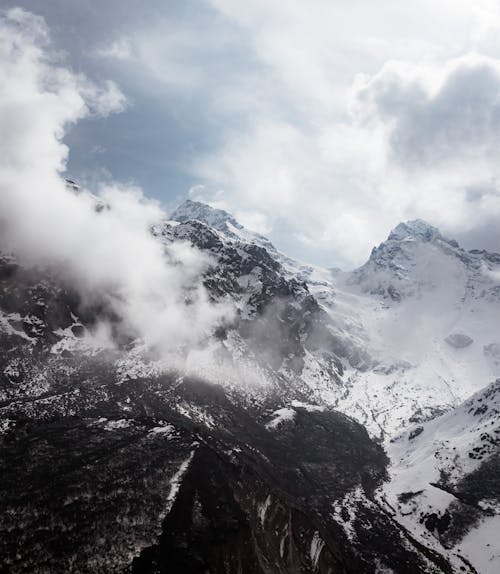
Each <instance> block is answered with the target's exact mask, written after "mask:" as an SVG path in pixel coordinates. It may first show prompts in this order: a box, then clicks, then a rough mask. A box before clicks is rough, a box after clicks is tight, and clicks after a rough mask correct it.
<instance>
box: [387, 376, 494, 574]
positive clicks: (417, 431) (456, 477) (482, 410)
mask: <svg viewBox="0 0 500 574" xmlns="http://www.w3.org/2000/svg"><path fill="white" fill-rule="evenodd" d="M499 445H500V380H497V381H496V382H494V383H492V384H490V385H488V386H487V387H486V388H485V389H483V390H481V391H479V392H478V393H476V394H475V395H473V396H472V397H471V398H470V399H468V400H467V401H465V402H464V403H463V404H461V405H460V406H458V407H456V408H455V409H453V410H451V411H450V412H448V413H446V414H443V415H441V416H439V417H437V418H435V419H434V420H432V421H429V422H427V423H424V424H423V425H414V426H413V427H411V428H410V429H409V430H407V431H406V432H405V433H404V434H402V435H401V436H400V437H398V438H397V439H394V440H393V441H391V442H390V443H389V444H388V445H387V451H388V454H389V456H390V458H391V461H392V464H391V467H390V481H389V482H388V483H387V484H386V485H385V486H384V487H383V489H382V492H381V497H382V498H383V499H384V500H385V501H386V502H387V504H388V506H389V508H390V509H391V511H392V512H394V513H395V516H396V517H397V518H398V520H399V521H400V522H401V523H402V524H403V525H404V526H405V527H406V528H408V529H410V530H411V531H412V532H414V534H415V535H417V536H419V537H420V538H421V539H423V540H425V542H426V543H427V544H431V543H432V542H433V541H434V543H435V545H436V546H441V548H447V549H448V550H450V552H455V553H456V552H458V553H460V554H462V555H463V556H464V557H465V558H467V559H468V560H469V561H470V562H471V563H472V564H473V566H475V567H476V569H477V570H478V572H481V573H482V574H490V573H491V574H493V573H495V572H498V571H499V570H500V549H499V548H498V530H497V532H496V537H497V538H496V539H495V538H494V528H495V526H498V525H499V521H500V487H499V484H498V471H499V468H500V465H499V455H500V452H499Z"/></svg>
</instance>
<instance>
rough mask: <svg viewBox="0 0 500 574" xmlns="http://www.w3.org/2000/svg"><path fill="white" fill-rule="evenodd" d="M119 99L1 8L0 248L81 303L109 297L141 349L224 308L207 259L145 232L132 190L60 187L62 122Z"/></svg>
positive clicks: (38, 31) (150, 214)
mask: <svg viewBox="0 0 500 574" xmlns="http://www.w3.org/2000/svg"><path fill="white" fill-rule="evenodd" d="M127 105H128V103H127V99H126V97H125V95H124V94H123V93H122V92H121V91H120V89H119V87H118V86H117V85H115V84H114V83H112V82H104V83H103V84H96V83H94V82H92V81H91V80H89V79H88V78H86V77H84V76H82V75H81V74H77V73H75V72H73V71H72V70H71V69H69V68H68V67H65V66H64V59H63V57H62V56H61V54H58V53H56V52H55V51H54V50H53V49H52V47H51V44H50V34H49V30H48V29H47V27H46V25H45V23H44V21H43V19H41V18H39V17H36V16H34V15H32V14H30V13H28V12H26V11H24V10H22V9H19V8H16V9H12V10H9V11H7V12H5V13H4V14H3V15H1V17H0V126H1V133H2V138H1V141H0V233H1V237H0V239H1V242H2V246H3V248H4V249H5V250H7V251H10V252H13V253H14V254H15V255H16V257H17V258H18V259H19V260H20V261H21V262H22V263H23V264H24V265H29V266H51V267H56V268H58V269H59V270H60V271H61V273H62V274H63V276H64V277H66V278H67V279H68V280H69V281H70V283H71V286H72V287H73V288H74V289H76V291H77V292H78V293H79V294H80V295H81V297H82V300H83V301H84V302H87V303H89V304H91V303H93V302H95V301H99V302H104V303H105V304H107V305H109V307H110V308H111V310H112V311H113V313H115V314H116V315H117V316H118V317H119V318H120V319H121V321H122V322H123V324H124V326H125V328H127V329H128V331H129V332H130V333H131V334H132V335H133V336H136V337H139V338H141V339H143V340H144V342H145V343H146V345H147V346H148V347H151V348H157V349H159V350H161V351H162V352H167V351H172V350H173V349H182V348H183V347H186V346H195V345H198V344H202V342H203V341H204V340H206V339H207V337H208V336H209V335H210V334H211V333H212V332H213V330H214V329H215V328H216V327H217V325H219V324H220V323H221V322H223V321H226V320H228V319H229V318H230V317H231V314H232V309H231V307H230V306H229V305H228V304H226V303H224V302H219V303H218V304H215V303H214V302H212V301H210V300H209V297H208V294H207V292H206V290H205V288H204V286H203V283H202V279H203V273H204V272H206V270H207V269H208V267H209V265H210V260H209V258H208V257H207V256H206V255H204V254H202V253H201V252H199V251H198V250H196V249H195V248H193V247H192V246H191V245H189V244H187V243H177V242H176V243H175V244H171V245H166V244H163V243H161V242H160V241H159V240H158V239H156V238H155V237H153V235H152V233H151V226H152V225H153V224H157V223H158V222H160V221H161V220H163V219H165V218H166V216H165V213H164V212H163V210H162V209H161V207H160V205H159V204H158V203H157V202H155V201H151V200H149V199H147V198H146V197H145V196H144V194H143V193H142V191H141V189H139V188H137V187H135V186H132V185H124V184H119V183H109V182H107V183H103V184H101V185H99V186H98V187H99V191H98V195H99V197H95V196H93V195H92V194H90V193H88V192H87V191H86V190H84V189H82V190H81V191H80V192H79V193H75V191H71V190H69V189H68V186H67V183H66V181H65V178H64V173H65V168H66V163H67V160H68V154H69V149H68V147H67V146H66V145H65V143H64V136H65V134H66V133H67V131H68V130H69V129H70V128H71V126H72V125H74V124H75V123H76V122H78V121H81V120H83V119H85V118H88V117H96V116H100V117H105V116H107V115H109V114H112V113H117V112H120V111H122V110H123V109H124V108H125V107H126V106H127ZM98 205H100V206H101V207H102V206H105V207H104V208H102V209H96V207H97V206H98Z"/></svg>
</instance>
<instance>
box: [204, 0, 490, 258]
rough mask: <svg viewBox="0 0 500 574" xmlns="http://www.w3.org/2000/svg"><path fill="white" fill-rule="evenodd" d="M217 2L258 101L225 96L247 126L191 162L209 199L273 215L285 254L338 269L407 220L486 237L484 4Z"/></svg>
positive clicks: (225, 105) (223, 102)
mask: <svg viewBox="0 0 500 574" xmlns="http://www.w3.org/2000/svg"><path fill="white" fill-rule="evenodd" d="M212 4H213V5H214V6H215V8H216V9H217V10H219V11H220V13H221V14H223V15H224V16H225V17H226V18H227V19H228V20H230V21H232V22H235V23H236V24H237V25H238V26H240V28H241V29H242V31H243V33H244V36H245V39H246V41H247V42H249V43H251V45H252V46H253V49H254V55H255V57H256V58H258V60H259V61H260V64H261V72H262V73H261V78H260V80H259V79H255V78H254V77H253V76H251V78H252V81H253V82H255V83H254V85H253V86H252V87H253V88H254V91H255V92H256V93H258V94H259V101H258V102H255V101H254V100H252V99H251V98H247V99H245V98H244V97H242V96H241V94H240V91H239V89H238V87H239V86H235V85H233V86H229V88H230V89H229V90H227V89H225V90H224V94H223V96H222V97H220V98H218V99H217V103H218V104H219V105H220V109H217V112H218V113H219V114H224V110H231V111H230V115H229V116H228V117H229V118H230V117H232V116H234V113H235V112H234V103H235V102H237V103H238V105H240V106H242V108H241V109H240V110H239V116H238V117H239V118H241V117H244V118H246V122H244V123H242V122H238V124H237V128H235V127H234V126H232V125H231V122H229V123H228V125H227V126H226V129H225V131H224V132H223V134H222V137H221V138H220V139H221V140H222V142H221V143H220V144H219V145H218V147H217V148H215V149H214V150H212V151H210V152H209V153H207V154H205V155H204V156H201V157H198V158H197V160H196V161H195V163H194V168H193V169H194V171H195V173H196V174H197V175H198V176H199V177H200V179H201V180H202V181H204V182H206V183H207V184H208V185H207V188H208V189H210V188H212V189H220V188H222V189H224V190H225V194H224V202H225V205H226V208H229V209H232V210H233V211H235V212H237V211H243V212H253V213H259V214H261V217H262V218H263V219H264V218H266V217H267V221H268V222H274V223H275V230H274V235H275V237H276V235H277V233H278V232H277V231H276V229H277V228H278V227H279V228H280V230H281V231H280V232H279V237H280V239H281V245H282V246H283V245H284V246H285V249H286V246H287V245H288V246H290V249H291V250H292V251H293V250H294V249H295V247H296V245H294V244H293V239H292V238H293V237H295V238H296V239H298V238H300V239H298V241H299V243H300V244H301V245H302V253H304V254H305V255H304V256H305V257H307V256H308V254H310V256H311V257H312V258H315V259H316V260H318V259H320V260H321V261H322V262H323V263H330V264H338V263H340V264H342V265H344V266H350V265H356V264H359V263H362V262H363V261H364V260H365V259H366V257H367V256H368V254H369V250H370V247H371V246H372V245H373V244H375V243H377V242H379V241H381V240H383V239H384V238H385V237H386V236H387V233H388V231H389V230H390V229H391V228H392V227H394V226H395V225H396V224H397V223H398V222H399V221H401V220H405V219H413V218H416V217H420V218H423V219H428V220H429V221H430V222H431V223H433V224H435V225H438V226H440V227H442V230H443V231H444V232H445V233H449V234H451V235H457V236H458V238H459V239H460V237H464V238H465V237H472V236H476V237H477V236H479V234H478V233H472V231H473V230H476V231H477V229H478V228H481V227H484V229H490V228H491V226H489V225H488V222H490V221H492V220H493V219H494V218H496V217H498V215H500V206H499V205H498V194H497V191H496V190H497V182H498V181H499V175H500V174H498V168H497V166H496V162H495V161H494V159H495V156H496V150H497V148H498V144H499V143H500V142H499V140H498V133H500V131H499V130H498V127H499V126H498V123H499V120H500V116H499V114H498V101H499V98H498V91H499V88H500V84H499V77H500V76H499V74H498V70H499V64H500V60H499V59H497V57H495V56H494V55H493V54H490V55H489V56H484V55H479V54H478V53H477V52H471V50H476V51H477V50H480V49H484V50H486V51H488V50H493V47H492V44H491V41H490V40H491V39H488V38H487V37H486V36H488V34H486V32H484V33H482V34H480V33H479V32H478V25H479V24H478V22H479V21H478V11H477V9H478V7H481V8H484V9H485V10H486V9H491V6H489V4H488V2H487V1H486V0H485V1H484V2H479V4H476V5H475V7H472V6H471V5H470V4H469V3H467V2H449V1H447V0H441V1H440V2H438V3H436V2H430V1H429V2H427V1H425V2H422V3H421V4H419V5H418V7H417V6H415V7H414V8H412V7H409V6H407V5H405V6H402V5H401V6H400V7H398V6H394V3H391V2H382V3H381V4H379V3H377V5H376V6H375V5H373V4H371V3H368V2H359V3H351V4H349V5H344V4H343V5H342V6H340V5H339V4H338V3H335V2H333V3H332V2H323V1H321V0H318V1H316V2H313V3H312V4H307V5H305V4H304V3H302V2H295V1H292V2H290V3H288V4H287V7H286V9H283V6H282V5H280V4H279V3H278V2H273V1H271V2H268V1H266V2H252V3H251V4H248V3H243V2H241V1H238V0H213V2H212ZM483 20H484V18H483ZM483 24H484V22H483ZM490 36H491V34H490ZM465 52H467V53H468V54H469V55H465V56H459V57H457V56H456V55H457V54H463V53H465ZM395 56H396V57H398V58H399V60H398V61H397V62H396V61H394V57H395ZM498 56H500V52H499V53H498ZM360 72H363V74H360ZM225 88H227V86H225ZM231 88H232V89H233V90H235V91H234V92H233V91H231ZM246 89H247V91H248V86H246ZM478 186H479V187H481V189H483V193H482V194H481V196H480V197H479V196H478V198H477V200H472V199H471V198H472V195H471V193H470V190H471V189H473V188H477V187H478ZM488 190H492V191H491V193H490V192H489V191H488ZM284 230H285V231H284ZM286 230H288V231H286ZM318 253H319V254H320V257H318Z"/></svg>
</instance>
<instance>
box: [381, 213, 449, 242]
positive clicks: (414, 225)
mask: <svg viewBox="0 0 500 574" xmlns="http://www.w3.org/2000/svg"><path fill="white" fill-rule="evenodd" d="M387 239H388V240H389V241H391V240H392V241H407V240H415V239H419V240H420V241H425V242H427V241H432V240H433V239H443V236H442V235H441V233H440V231H439V229H438V228H437V227H434V226H432V225H430V224H429V223H427V222H426V221H423V220H422V219H413V220H412V221H405V222H402V223H400V224H399V225H397V226H396V227H395V228H394V229H393V230H392V231H391V232H390V233H389V237H388V238H387Z"/></svg>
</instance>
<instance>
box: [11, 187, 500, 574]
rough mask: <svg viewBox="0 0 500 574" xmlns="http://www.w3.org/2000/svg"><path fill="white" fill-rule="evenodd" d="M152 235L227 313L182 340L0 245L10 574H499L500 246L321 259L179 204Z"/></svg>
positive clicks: (434, 244) (417, 244)
mask: <svg viewBox="0 0 500 574" xmlns="http://www.w3.org/2000/svg"><path fill="white" fill-rule="evenodd" d="M68 193H86V192H83V191H81V190H80V189H79V188H78V186H77V185H76V184H74V183H73V182H69V183H68ZM93 206H94V207H93V210H94V213H93V217H95V218H99V217H104V214H105V213H106V210H108V209H110V207H109V206H107V205H106V204H105V202H103V201H101V200H97V199H96V200H95V201H94V203H93ZM111 209H112V208H111ZM150 232H151V234H152V235H153V236H154V238H155V240H156V241H157V242H159V244H160V245H161V246H162V249H164V251H165V264H166V265H167V264H172V261H171V260H169V253H171V251H170V248H171V246H172V245H185V244H187V245H190V246H193V247H194V248H195V249H196V250H197V251H199V252H201V253H203V254H205V256H206V257H207V258H208V260H209V265H208V267H207V268H206V269H205V270H204V271H203V278H202V280H203V285H204V288H205V290H206V293H207V297H208V300H209V302H210V304H213V305H225V306H227V307H229V308H231V309H232V313H231V314H230V315H228V316H227V318H226V319H225V320H224V321H223V322H221V323H220V324H218V326H217V328H216V329H213V331H212V332H210V333H208V334H207V336H206V338H205V340H204V342H203V344H199V345H197V346H196V347H195V348H185V346H183V345H182V344H179V347H178V348H177V349H174V350H172V349H168V350H167V351H165V350H162V349H161V348H157V347H155V346H154V345H150V344H148V341H145V340H144V339H143V338H142V337H140V336H138V335H137V333H136V332H134V330H133V329H132V328H130V326H129V325H128V324H127V322H126V321H125V320H124V317H121V316H120V315H119V313H118V312H117V310H116V308H113V307H111V306H110V304H109V300H108V299H107V298H106V297H104V296H103V297H102V298H101V299H99V297H98V296H97V297H94V298H93V299H92V301H89V300H87V299H86V297H85V296H84V295H82V291H81V290H80V289H79V286H78V285H75V282H74V281H73V280H72V279H71V278H70V277H68V276H67V274H65V273H64V272H62V271H61V269H60V268H58V267H57V266H51V265H39V264H37V263H36V262H28V261H26V260H24V259H22V258H20V257H19V256H18V254H17V253H16V252H15V250H9V249H8V248H7V246H5V247H4V248H3V249H2V251H1V255H0V285H1V288H0V430H1V434H0V476H1V477H2V479H1V481H0V572H2V573H12V574H16V573H32V572H37V573H39V574H49V573H50V574H59V573H61V574H62V573H64V574H66V573H70V572H73V573H82V574H83V573H88V574H90V573H93V574H94V573H105V574H107V573H109V574H111V573H141V574H153V573H169V574H170V573H172V574H175V573H199V574H202V573H211V574H222V573H224V574H277V573H282V574H285V573H287V574H295V573H296V574H299V573H311V574H312V573H318V574H327V573H328V574H334V573H345V574H359V573H367V574H372V573H373V574H375V573H380V574H382V573H392V572H393V573H397V574H406V573H408V574H424V573H436V574H438V573H445V574H452V573H470V574H471V573H480V574H493V573H497V572H500V540H499V537H498V532H499V531H500V331H499V325H500V255H499V254H496V253H489V252H486V251H477V250H472V251H466V250H464V249H462V248H461V247H460V245H459V244H458V243H457V242H456V241H454V240H453V239H449V238H447V237H444V236H443V235H441V233H440V231H439V230H438V229H436V228H434V227H432V226H431V225H429V224H427V223H426V222H424V221H421V220H416V221H408V222H405V223H400V224H399V225H397V226H396V227H395V228H394V229H393V230H392V231H391V232H390V233H389V236H388V238H387V240H386V241H384V242H383V243H381V244H380V245H379V246H377V247H375V248H374V249H373V250H372V252H371V254H370V256H369V258H368V260H367V261H366V263H365V264H364V265H362V266H361V267H360V268H358V269H355V270H354V271H351V272H343V271H339V270H336V269H325V268H319V267H315V266H311V265H307V264H304V263H302V262H299V261H295V260H293V259H291V258H289V257H287V256H285V255H284V254H282V253H281V252H279V251H278V250H277V249H276V248H275V247H274V246H273V244H272V243H271V242H270V241H269V240H268V239H267V238H265V237H263V236H261V235H258V234H256V233H253V232H251V231H249V230H248V229H246V228H244V227H243V226H242V225H240V224H239V223H238V221H236V219H235V218H234V217H232V216H231V215H230V214H229V213H226V212H225V211H222V210H219V209H214V208H212V207H210V206H208V205H205V204H203V203H199V202H195V201H190V200H188V201H186V202H184V203H183V204H182V205H181V206H179V207H178V208H177V209H176V210H175V211H174V212H173V213H171V214H170V216H169V218H168V220H165V221H158V222H157V223H156V224H155V225H153V226H152V227H151V229H150ZM75 256H76V255H75ZM174 264H179V265H181V264H182V261H180V262H174ZM185 304H186V305H189V304H190V293H189V291H187V292H186V293H185Z"/></svg>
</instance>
